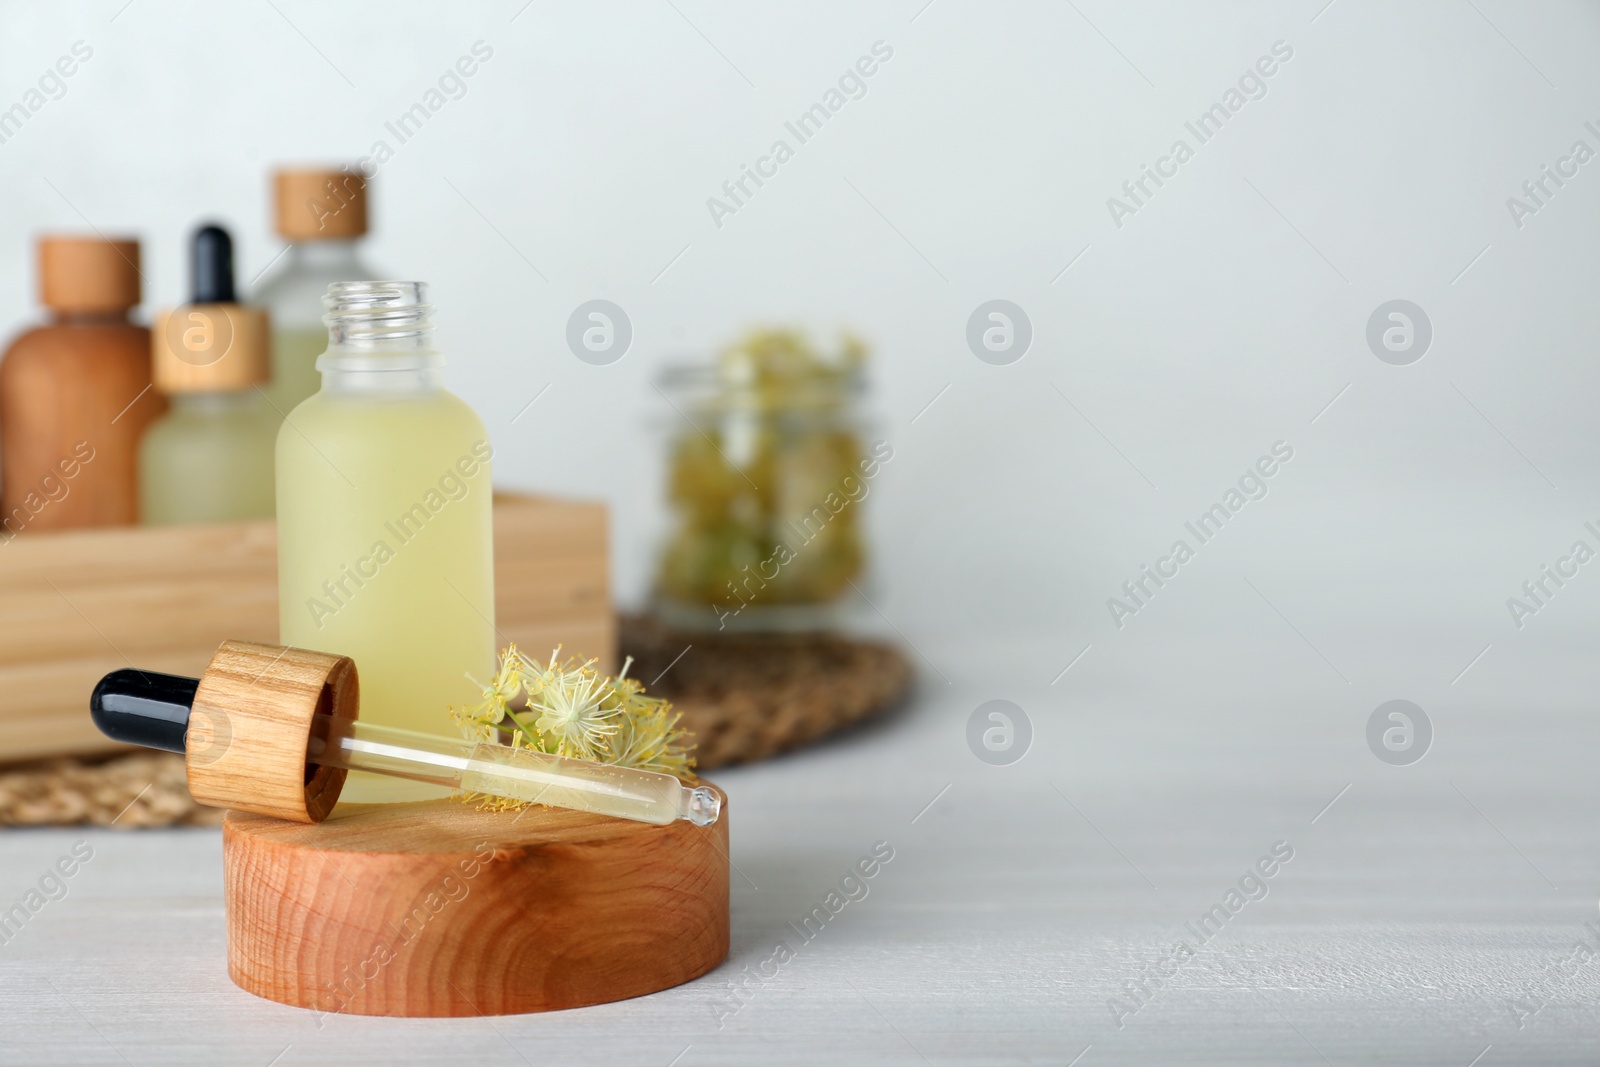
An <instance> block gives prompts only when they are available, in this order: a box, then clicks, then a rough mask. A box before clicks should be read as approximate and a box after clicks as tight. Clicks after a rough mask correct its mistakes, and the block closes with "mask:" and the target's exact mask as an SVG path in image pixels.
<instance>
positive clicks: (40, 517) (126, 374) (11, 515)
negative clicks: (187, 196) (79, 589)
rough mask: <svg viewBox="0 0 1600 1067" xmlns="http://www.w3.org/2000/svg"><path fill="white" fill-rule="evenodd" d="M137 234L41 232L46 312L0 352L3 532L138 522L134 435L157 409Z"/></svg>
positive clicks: (159, 401)
mask: <svg viewBox="0 0 1600 1067" xmlns="http://www.w3.org/2000/svg"><path fill="white" fill-rule="evenodd" d="M139 282H140V275H139V243H138V242H137V241H131V240H106V239H104V238H100V237H42V238H40V240H39V298H40V302H41V303H43V304H44V305H45V307H47V308H49V309H50V310H51V311H52V312H53V313H54V314H53V316H52V321H51V322H50V323H48V324H47V325H44V326H38V327H35V328H34V329H31V330H28V331H27V332H26V333H24V334H22V335H21V336H20V337H18V338H17V339H16V340H15V341H13V342H12V343H11V347H10V348H9V349H7V350H6V354H5V358H4V360H3V361H0V539H9V538H10V537H12V536H14V535H16V534H17V533H19V532H21V531H22V530H62V529H68V528H72V527H78V526H114V525H118V524H122V523H132V522H135V521H137V520H138V517H139V516H138V507H139V487H138V480H137V479H138V460H139V438H140V436H141V435H142V434H143V433H144V429H145V427H146V426H148V425H149V424H150V423H151V422H152V421H154V420H155V419H156V418H157V417H158V416H160V415H161V414H162V413H163V412H165V411H166V407H167V402H166V400H165V399H164V398H163V397H162V396H161V394H159V393H157V392H156V391H155V390H154V389H152V388H151V385H150V331H149V330H147V329H145V328H144V327H143V326H139V325H136V324H134V323H133V322H130V321H129V320H128V312H129V311H131V310H132V309H133V308H135V307H137V306H138V304H139V299H140V286H139Z"/></svg>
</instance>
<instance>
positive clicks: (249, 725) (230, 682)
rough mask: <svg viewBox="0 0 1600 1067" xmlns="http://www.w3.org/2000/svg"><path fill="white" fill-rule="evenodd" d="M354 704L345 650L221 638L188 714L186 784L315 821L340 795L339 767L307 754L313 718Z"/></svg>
mask: <svg viewBox="0 0 1600 1067" xmlns="http://www.w3.org/2000/svg"><path fill="white" fill-rule="evenodd" d="M359 703H360V690H359V685H358V682H357V679H356V665H355V663H354V662H353V661H352V660H351V659H350V658H349V657H348V656H332V655H329V654H327V653H325V652H312V651H310V650H308V649H303V648H283V647H280V646H278V645H258V644H255V643H253V642H250V641H224V642H222V644H221V645H220V646H218V648H217V651H216V654H215V655H213V656H212V657H211V664H210V666H208V667H207V668H206V672H205V674H203V675H201V676H200V688H199V689H198V691H197V692H196V693H195V697H194V705H193V709H192V710H191V711H190V713H189V731H188V736H187V738H186V739H185V742H184V747H185V752H184V762H185V764H186V765H187V767H188V771H189V792H190V793H191V794H193V796H194V799H195V800H196V801H198V802H199V803H201V804H209V805H211V806H212V807H218V808H233V809H235V810H237V811H249V812H255V813H256V814H258V815H270V816H272V817H274V818H278V819H289V820H292V821H294V822H302V823H310V822H321V821H322V820H323V819H325V818H327V815H328V812H329V811H331V810H333V805H334V803H335V802H336V801H337V800H338V799H339V791H340V790H342V789H343V788H344V779H345V772H344V771H342V770H335V769H334V768H332V767H323V766H315V765H312V764H311V763H309V762H308V761H307V759H306V752H307V749H308V747H309V745H310V743H311V728H312V720H313V718H314V717H315V716H317V715H333V716H336V717H339V718H344V719H354V718H355V717H356V715H357V711H358V707H359Z"/></svg>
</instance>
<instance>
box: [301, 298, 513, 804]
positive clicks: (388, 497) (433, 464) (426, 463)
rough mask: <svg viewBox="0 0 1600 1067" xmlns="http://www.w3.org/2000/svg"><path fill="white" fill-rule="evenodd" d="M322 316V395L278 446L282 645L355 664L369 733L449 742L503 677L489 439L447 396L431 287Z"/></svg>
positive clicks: (348, 303)
mask: <svg viewBox="0 0 1600 1067" xmlns="http://www.w3.org/2000/svg"><path fill="white" fill-rule="evenodd" d="M323 303H324V305H325V306H326V308H327V314H326V316H325V321H326V322H327V325H328V336H327V351H326V352H324V353H323V354H322V355H321V356H320V357H318V359H317V361H316V367H317V369H318V370H319V371H320V372H321V376H322V387H321V389H320V390H319V391H318V392H317V393H315V394H314V395H312V396H311V397H310V398H309V399H308V400H306V401H305V402H304V403H302V404H301V405H300V406H299V407H297V408H295V409H294V411H292V412H291V413H290V414H289V417H288V419H287V420H286V421H285V422H284V423H283V425H282V426H281V427H280V428H279V430H278V448H277V483H278V633H279V640H280V641H282V643H283V644H286V645H296V646H299V647H301V648H311V649H316V650H318V651H323V652H333V653H338V654H341V655H346V656H350V657H352V658H354V659H355V661H356V664H357V669H358V670H359V671H360V674H361V716H362V718H363V719H370V720H371V721H373V722H377V723H382V724H383V725H386V726H398V727H403V728H405V729H411V730H423V731H427V732H430V733H443V734H449V733H452V732H453V727H452V725H451V722H450V718H449V714H448V708H449V707H450V706H451V705H456V706H462V705H465V704H468V703H476V702H477V701H478V700H480V699H482V697H481V686H482V685H483V684H487V683H488V682H489V681H490V680H491V679H492V678H493V676H494V670H495V630H494V622H493V620H494V545H493V530H492V519H493V513H492V508H491V496H492V494H491V487H490V478H489V459H490V456H491V454H492V450H491V448H490V444H489V435H488V433H487V431H485V430H484V427H483V423H482V421H480V420H479V418H478V416H477V414H476V413H474V412H473V410H472V409H471V408H470V407H468V406H467V404H466V403H465V402H464V401H462V400H461V399H459V398H458V397H456V396H454V395H452V394H451V393H449V392H447V391H445V389H444V387H443V385H442V368H443V364H444V358H443V357H442V356H441V355H440V354H439V353H438V352H437V351H435V350H434V347H433V322H432V313H433V306H432V305H431V304H428V303H427V302H426V287H425V286H424V285H423V283H421V282H339V283H336V284H334V285H332V286H330V287H329V288H328V293H327V295H326V296H325V297H324V298H323ZM363 778H365V779H366V780H365V781H362V780H361V779H358V778H357V777H356V776H354V775H352V777H351V779H350V782H351V785H352V786H354V787H356V788H357V795H358V797H360V798H362V799H367V800H378V799H398V797H397V796H396V795H395V794H393V793H392V792H389V791H387V788H380V783H381V784H382V785H383V786H385V787H389V788H392V783H390V782H388V781H386V780H384V779H380V778H377V777H376V776H370V775H368V776H363ZM402 785H404V783H402ZM346 795H348V792H347V794H346Z"/></svg>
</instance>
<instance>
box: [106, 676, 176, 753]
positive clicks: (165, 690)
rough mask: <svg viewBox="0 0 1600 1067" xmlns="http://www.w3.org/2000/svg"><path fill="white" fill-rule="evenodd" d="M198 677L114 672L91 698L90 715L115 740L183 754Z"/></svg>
mask: <svg viewBox="0 0 1600 1067" xmlns="http://www.w3.org/2000/svg"><path fill="white" fill-rule="evenodd" d="M199 688H200V680H199V679H198V678H181V677H179V676H178V675H176V674H157V673H155V672H154V671H135V670H121V671H112V672H111V673H110V674H108V675H106V676H105V677H104V678H102V679H100V682H99V684H98V685H96V686H95V687H94V693H93V694H91V695H90V697H89V714H90V715H91V716H92V717H93V718H94V724H95V725H96V726H98V727H100V732H101V733H103V734H105V735H106V736H107V737H109V738H111V740H113V741H121V742H123V743H124V744H129V745H139V746H141V747H143V748H159V749H164V750H166V751H168V752H182V751H183V738H184V734H185V733H186V732H187V731H188V729H189V711H190V709H191V707H192V706H193V704H194V694H195V691H196V690H198V689H199Z"/></svg>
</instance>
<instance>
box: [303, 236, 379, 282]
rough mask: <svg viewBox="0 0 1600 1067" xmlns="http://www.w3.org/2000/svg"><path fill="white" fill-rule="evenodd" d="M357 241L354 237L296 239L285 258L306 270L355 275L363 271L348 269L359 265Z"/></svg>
mask: <svg viewBox="0 0 1600 1067" xmlns="http://www.w3.org/2000/svg"><path fill="white" fill-rule="evenodd" d="M356 242H357V239H356V238H353V237H346V238H336V239H333V240H327V241H294V242H292V243H291V244H290V245H289V251H288V252H287V253H285V256H284V258H285V259H287V260H288V262H289V265H290V266H293V267H298V268H301V269H304V270H315V271H330V272H338V273H341V274H345V275H347V276H349V277H355V276H356V275H359V274H361V273H363V271H361V270H353V271H351V270H347V268H353V267H359V266H360V264H359V262H358V261H357V259H356Z"/></svg>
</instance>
